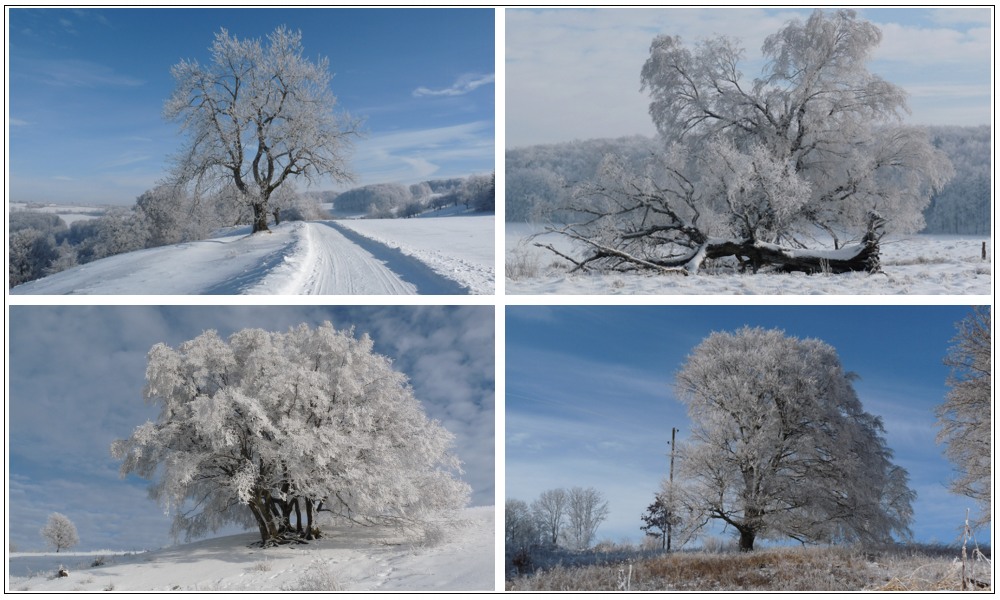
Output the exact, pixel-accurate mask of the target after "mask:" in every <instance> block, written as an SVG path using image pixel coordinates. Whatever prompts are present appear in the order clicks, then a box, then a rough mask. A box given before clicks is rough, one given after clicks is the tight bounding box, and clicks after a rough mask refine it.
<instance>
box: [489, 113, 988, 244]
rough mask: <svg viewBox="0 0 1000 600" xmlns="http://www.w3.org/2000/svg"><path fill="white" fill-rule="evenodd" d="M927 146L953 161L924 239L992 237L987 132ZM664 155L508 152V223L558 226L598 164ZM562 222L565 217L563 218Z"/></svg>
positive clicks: (549, 147)
mask: <svg viewBox="0 0 1000 600" xmlns="http://www.w3.org/2000/svg"><path fill="white" fill-rule="evenodd" d="M926 129H927V132H928V135H929V137H930V140H931V142H932V143H933V144H934V146H935V147H937V148H939V149H941V150H942V151H943V152H944V153H945V154H947V155H948V158H949V159H950V160H951V162H952V165H953V166H954V168H955V176H954V178H952V180H951V181H950V182H949V183H948V184H946V185H945V186H944V188H943V189H942V190H941V191H939V192H938V193H936V194H934V196H933V197H932V198H931V202H930V205H929V206H928V207H927V209H926V210H925V211H924V221H925V222H926V226H925V227H924V229H923V233H938V234H964V235H989V234H990V224H991V221H990V159H991V156H992V144H991V140H990V127H989V126H988V125H981V126H978V127H959V126H933V127H927V128H926ZM661 150H662V142H660V141H659V140H658V139H656V138H652V137H644V136H630V137H622V138H617V139H591V140H578V141H572V142H563V143H558V144H540V145H535V146H526V147H522V148H514V149H510V150H507V152H506V166H505V168H506V172H505V182H506V183H505V207H506V217H505V218H506V221H508V222H531V221H537V220H543V219H546V218H548V219H556V220H558V219H559V218H560V217H561V215H560V214H559V213H558V212H557V211H556V212H553V211H554V209H555V208H556V207H558V206H560V205H562V204H564V203H565V200H567V198H568V197H569V195H570V194H572V192H573V189H574V188H575V187H576V186H578V185H580V184H582V183H585V182H587V181H591V180H593V179H594V177H595V175H596V174H597V172H598V168H599V167H600V164H601V161H602V160H603V159H604V157H605V156H606V155H608V154H617V155H619V156H622V157H624V158H625V160H626V161H627V162H628V163H629V164H634V165H636V166H638V165H640V164H641V163H642V162H643V161H644V160H646V159H647V158H649V156H650V155H651V154H654V153H656V152H659V151H661ZM562 216H564V215H562Z"/></svg>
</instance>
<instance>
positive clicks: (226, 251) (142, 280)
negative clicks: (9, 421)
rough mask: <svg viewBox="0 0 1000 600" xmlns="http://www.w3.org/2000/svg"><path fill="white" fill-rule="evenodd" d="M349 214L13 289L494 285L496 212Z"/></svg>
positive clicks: (270, 290) (476, 289)
mask: <svg viewBox="0 0 1000 600" xmlns="http://www.w3.org/2000/svg"><path fill="white" fill-rule="evenodd" d="M345 224H348V223H345V222H338V221H317V222H295V223H283V224H282V225H280V226H278V227H275V228H273V230H272V233H271V234H258V235H248V233H249V230H248V229H240V230H236V231H233V232H230V233H228V234H226V235H224V236H221V237H218V238H215V239H210V240H201V241H197V242H189V243H185V244H177V245H174V246H164V247H161V248H150V249H147V250H140V251H137V252H130V253H128V254H120V255H117V256H112V257H109V258H105V259H102V260H98V261H94V262H92V263H88V264H85V265H81V266H78V267H74V268H72V269H69V270H67V271H63V272H61V273H56V274H55V275H51V276H49V277H45V278H43V279H39V280H37V281H32V282H29V283H26V284H23V285H20V286H17V287H15V288H13V289H11V293H12V294H164V295H167V294H289V295H292V294H372V295H377V294H491V293H493V286H494V277H493V273H494V260H493V248H494V243H493V239H494V237H493V225H494V218H493V217H492V216H482V217H451V218H441V219H408V220H406V221H405V222H401V224H402V225H406V227H400V226H399V224H397V222H395V221H391V220H388V221H366V224H367V227H366V229H365V232H364V235H359V234H357V233H355V232H354V231H353V230H352V229H348V228H347V227H345ZM350 225H353V223H350ZM365 236H372V237H377V238H378V239H379V240H383V241H381V242H378V241H374V240H372V239H370V237H365ZM428 240H433V242H434V244H433V248H431V247H429V246H428V243H427V242H428ZM390 244H391V246H392V247H390Z"/></svg>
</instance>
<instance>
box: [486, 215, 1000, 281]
mask: <svg viewBox="0 0 1000 600" xmlns="http://www.w3.org/2000/svg"><path fill="white" fill-rule="evenodd" d="M540 230H541V228H540V227H539V226H536V225H530V224H523V223H507V224H506V235H505V238H506V246H505V247H506V256H505V261H506V281H505V286H506V293H508V294H567V295H569V294H705V295H715V294H719V295H737V294H746V295H758V294H802V295H814V294H844V295H863V294H912V295H940V294H948V295H970V294H972V295H975V294H978V295H989V294H990V293H991V292H992V289H993V286H992V283H993V275H992V274H993V264H992V262H991V261H990V259H989V258H987V260H986V261H984V260H982V257H981V256H982V250H981V246H982V243H983V242H984V241H986V242H987V256H988V257H989V256H990V255H991V253H992V247H991V246H990V243H989V240H987V239H984V238H983V237H966V236H948V235H914V236H910V237H905V238H898V239H888V240H884V241H883V243H882V267H883V271H884V273H881V274H876V275H867V274H864V273H847V274H843V275H806V274H803V273H791V274H787V275H786V274H762V275H745V274H733V275H709V274H702V275H695V276H683V275H676V276H674V275H671V276H666V275H659V274H652V273H649V274H645V273H644V274H623V273H607V274H599V273H572V274H571V273H569V270H570V268H571V267H572V265H571V264H570V263H569V262H568V261H566V260H564V259H562V258H560V257H558V256H556V255H555V254H553V253H552V252H550V251H548V250H545V249H542V248H537V247H535V246H533V245H532V244H531V242H528V241H526V238H527V237H528V236H529V235H530V234H532V233H534V232H536V231H540ZM564 240H565V238H561V236H556V235H546V236H543V237H541V238H540V239H539V241H541V242H543V243H552V244H553V245H554V246H555V247H556V248H558V249H560V251H567V254H569V253H570V252H571V251H572V247H571V246H568V245H567V242H566V241H564Z"/></svg>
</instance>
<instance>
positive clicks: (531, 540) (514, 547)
mask: <svg viewBox="0 0 1000 600" xmlns="http://www.w3.org/2000/svg"><path fill="white" fill-rule="evenodd" d="M503 512H504V547H505V551H506V553H507V554H509V555H514V554H516V553H518V552H521V551H526V550H530V549H531V547H532V546H534V545H536V544H538V539H539V538H538V526H537V523H536V521H535V516H534V515H533V514H532V512H531V508H530V507H529V506H528V503H527V502H525V501H524V500H518V499H516V498H507V501H506V502H504V511H503Z"/></svg>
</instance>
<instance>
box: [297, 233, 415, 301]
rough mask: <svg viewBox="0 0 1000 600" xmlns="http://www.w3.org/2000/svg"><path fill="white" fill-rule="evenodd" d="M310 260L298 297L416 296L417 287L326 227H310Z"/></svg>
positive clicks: (307, 241) (304, 236)
mask: <svg viewBox="0 0 1000 600" xmlns="http://www.w3.org/2000/svg"><path fill="white" fill-rule="evenodd" d="M305 227H306V231H305V232H304V234H303V238H304V243H305V244H307V245H308V246H309V248H308V249H307V250H305V253H306V255H307V256H308V257H309V260H308V262H307V264H306V265H303V269H304V273H305V276H304V277H303V278H302V279H303V281H302V282H301V283H300V285H299V288H298V289H297V290H293V291H291V292H289V293H297V294H416V293H418V291H417V286H416V285H414V284H413V283H411V282H408V281H406V280H405V279H404V278H402V277H400V276H399V275H398V274H397V273H395V272H393V270H391V269H390V268H389V267H388V266H386V264H385V263H384V261H382V260H379V259H378V258H377V257H375V256H373V255H372V254H371V253H370V252H368V251H366V250H365V249H363V248H361V247H360V246H358V245H357V244H355V243H353V242H352V241H351V240H349V239H347V238H346V237H345V236H344V235H342V234H341V233H340V232H339V231H338V230H336V229H334V228H330V227H327V226H325V224H323V223H306V224H305Z"/></svg>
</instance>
